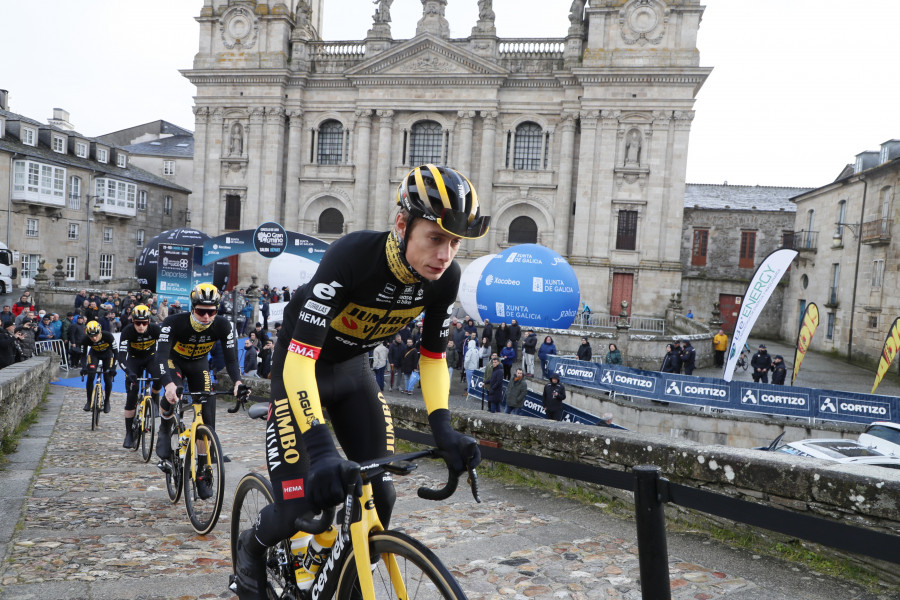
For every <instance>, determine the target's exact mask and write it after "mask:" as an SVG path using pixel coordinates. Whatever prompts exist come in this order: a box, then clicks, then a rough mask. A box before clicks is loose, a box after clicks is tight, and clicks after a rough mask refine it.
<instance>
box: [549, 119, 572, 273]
mask: <svg viewBox="0 0 900 600" xmlns="http://www.w3.org/2000/svg"><path fill="white" fill-rule="evenodd" d="M576 117H577V115H576V114H575V113H571V112H566V113H563V115H562V122H561V123H560V129H562V141H560V152H559V175H558V176H559V181H558V182H557V186H556V209H557V210H556V211H555V212H556V214H555V219H554V223H553V226H554V230H555V231H554V232H553V249H554V250H556V251H557V252H559V253H560V254H561V255H563V256H566V255H568V254H569V223H570V221H571V215H572V171H573V170H574V168H575V119H576Z"/></svg>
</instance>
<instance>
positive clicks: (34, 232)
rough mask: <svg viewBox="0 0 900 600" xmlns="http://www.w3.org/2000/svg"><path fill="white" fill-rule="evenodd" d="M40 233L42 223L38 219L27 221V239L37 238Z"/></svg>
mask: <svg viewBox="0 0 900 600" xmlns="http://www.w3.org/2000/svg"><path fill="white" fill-rule="evenodd" d="M40 231H41V230H40V222H39V221H38V220H37V219H25V237H33V238H36V237H38V235H39V234H40Z"/></svg>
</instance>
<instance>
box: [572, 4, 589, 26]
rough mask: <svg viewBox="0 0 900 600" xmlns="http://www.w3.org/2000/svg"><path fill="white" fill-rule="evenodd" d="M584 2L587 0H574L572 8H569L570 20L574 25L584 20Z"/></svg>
mask: <svg viewBox="0 0 900 600" xmlns="http://www.w3.org/2000/svg"><path fill="white" fill-rule="evenodd" d="M584 4H585V0H574V2H572V8H570V9H569V21H571V22H572V25H581V24H582V23H583V22H584Z"/></svg>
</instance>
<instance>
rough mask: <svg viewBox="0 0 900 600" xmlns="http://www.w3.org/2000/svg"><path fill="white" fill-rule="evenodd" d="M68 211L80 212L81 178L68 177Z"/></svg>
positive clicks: (75, 176)
mask: <svg viewBox="0 0 900 600" xmlns="http://www.w3.org/2000/svg"><path fill="white" fill-rule="evenodd" d="M69 209H70V210H81V177H78V176H77V175H71V176H70V177H69Z"/></svg>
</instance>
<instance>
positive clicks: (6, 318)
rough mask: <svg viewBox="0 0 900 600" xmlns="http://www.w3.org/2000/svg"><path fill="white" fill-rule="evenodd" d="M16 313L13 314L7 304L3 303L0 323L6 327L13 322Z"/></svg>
mask: <svg viewBox="0 0 900 600" xmlns="http://www.w3.org/2000/svg"><path fill="white" fill-rule="evenodd" d="M15 322H16V315H14V314H13V312H12V310H10V307H9V304H4V305H3V310H2V311H0V323H2V325H3V327H6V326H7V325H9V324H10V323H13V324H15Z"/></svg>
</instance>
